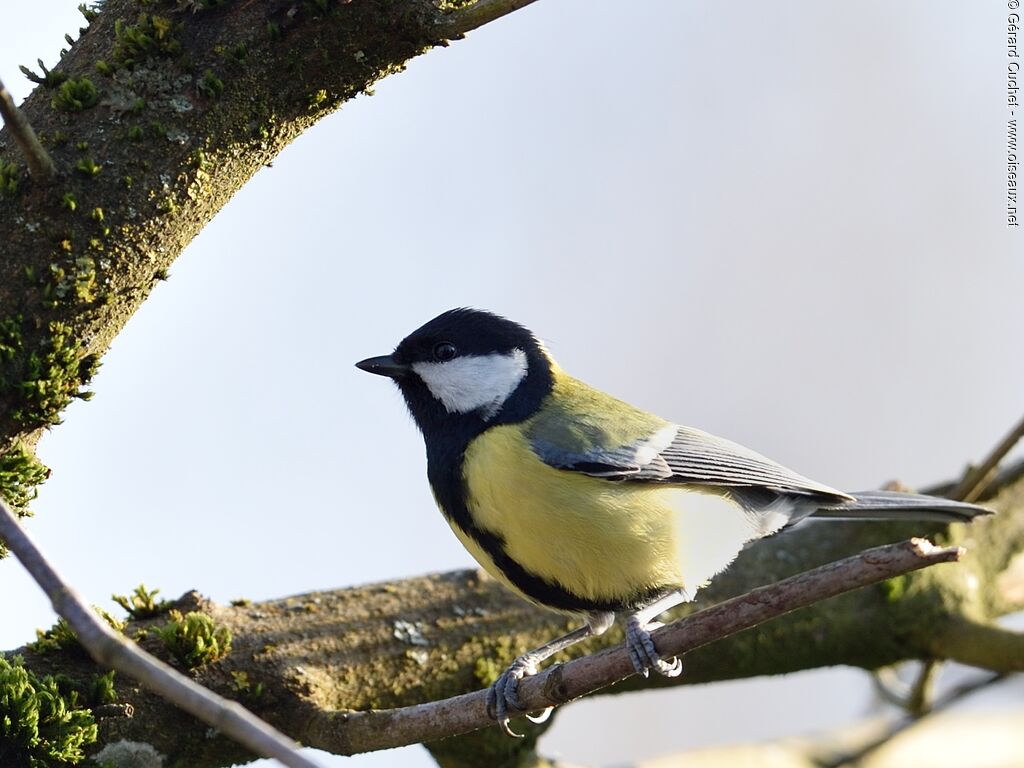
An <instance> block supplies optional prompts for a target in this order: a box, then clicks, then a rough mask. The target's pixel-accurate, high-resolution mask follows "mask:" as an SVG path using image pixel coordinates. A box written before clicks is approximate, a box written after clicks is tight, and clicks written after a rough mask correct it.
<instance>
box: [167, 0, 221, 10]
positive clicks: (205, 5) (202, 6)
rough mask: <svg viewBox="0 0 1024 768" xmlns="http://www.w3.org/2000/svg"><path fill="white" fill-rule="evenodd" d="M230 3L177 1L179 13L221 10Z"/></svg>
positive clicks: (192, 0)
mask: <svg viewBox="0 0 1024 768" xmlns="http://www.w3.org/2000/svg"><path fill="white" fill-rule="evenodd" d="M230 2H231V0H177V4H178V10H179V11H191V12H192V13H199V12H200V11H212V10H213V9H214V8H223V7H224V6H225V5H228V4H229V3H230Z"/></svg>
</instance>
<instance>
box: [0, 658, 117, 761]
mask: <svg viewBox="0 0 1024 768" xmlns="http://www.w3.org/2000/svg"><path fill="white" fill-rule="evenodd" d="M96 738H97V728H96V722H95V720H94V719H93V716H92V712H90V711H89V710H88V709H85V708H83V707H79V706H78V695H77V693H76V692H74V691H71V692H69V693H65V692H62V691H61V690H60V686H59V685H58V683H57V681H56V679H55V678H53V677H51V676H49V675H47V676H46V677H43V678H38V677H36V675H35V674H34V673H33V672H31V671H30V670H28V669H26V668H25V667H24V664H23V661H22V659H21V657H19V656H15V657H14V658H13V659H12V660H11V661H8V660H7V658H6V657H5V656H3V655H2V654H0V765H10V766H26V768H51V766H59V765H77V764H78V763H80V762H81V761H82V760H84V759H85V752H84V750H83V747H85V746H86V745H87V744H92V743H94V742H95V741H96Z"/></svg>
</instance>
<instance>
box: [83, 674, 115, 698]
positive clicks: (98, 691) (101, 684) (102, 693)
mask: <svg viewBox="0 0 1024 768" xmlns="http://www.w3.org/2000/svg"><path fill="white" fill-rule="evenodd" d="M115 701H117V692H116V691H115V690H114V670H110V671H109V672H107V673H106V674H103V675H101V674H95V675H93V676H92V679H91V680H90V681H89V703H90V704H93V705H96V704H113V703H114V702H115Z"/></svg>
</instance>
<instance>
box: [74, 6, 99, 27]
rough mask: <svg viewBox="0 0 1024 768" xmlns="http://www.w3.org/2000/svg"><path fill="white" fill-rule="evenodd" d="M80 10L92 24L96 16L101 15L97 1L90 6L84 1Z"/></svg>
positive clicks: (79, 7)
mask: <svg viewBox="0 0 1024 768" xmlns="http://www.w3.org/2000/svg"><path fill="white" fill-rule="evenodd" d="M78 12H79V13H80V14H82V15H83V16H84V17H85V20H86V21H87V22H89V23H90V24H92V23H93V21H94V20H95V19H96V17H97V16H99V15H100V9H99V4H98V3H97V4H96V5H94V6H92V7H89V6H88V5H86V4H85V3H82V4H81V5H79V6H78Z"/></svg>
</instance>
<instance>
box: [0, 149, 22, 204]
mask: <svg viewBox="0 0 1024 768" xmlns="http://www.w3.org/2000/svg"><path fill="white" fill-rule="evenodd" d="M20 180H21V171H20V170H19V169H18V166H16V165H15V164H14V163H9V162H7V161H6V160H4V159H3V158H2V157H0V197H14V196H15V195H16V194H17V193H18V182H19V181H20Z"/></svg>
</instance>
